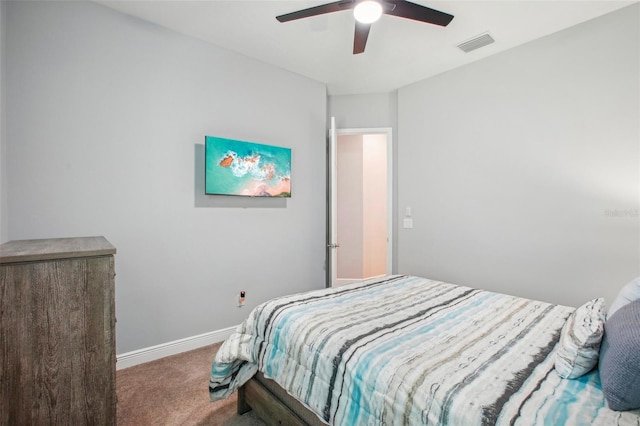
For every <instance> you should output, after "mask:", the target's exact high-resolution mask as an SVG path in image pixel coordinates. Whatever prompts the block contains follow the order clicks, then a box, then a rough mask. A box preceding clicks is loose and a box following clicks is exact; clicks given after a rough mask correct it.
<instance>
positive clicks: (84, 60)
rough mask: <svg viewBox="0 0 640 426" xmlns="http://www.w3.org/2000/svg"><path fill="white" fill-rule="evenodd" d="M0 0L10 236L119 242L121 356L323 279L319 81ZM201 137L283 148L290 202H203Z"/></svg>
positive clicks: (63, 9)
mask: <svg viewBox="0 0 640 426" xmlns="http://www.w3.org/2000/svg"><path fill="white" fill-rule="evenodd" d="M7 6H8V7H7V9H6V11H5V12H6V13H7V16H6V21H7V23H8V25H7V34H8V37H7V43H6V48H7V52H6V53H7V56H6V59H7V67H6V72H7V74H6V75H5V76H4V78H5V81H6V83H7V84H6V93H5V95H6V106H7V122H8V128H7V141H6V142H7V154H8V158H9V159H10V161H9V162H8V170H7V172H8V214H9V217H8V219H9V222H8V231H9V238H10V239H24V238H48V237H65V236H81V235H104V236H106V237H107V238H108V239H109V240H110V241H111V242H112V243H113V244H114V245H115V246H116V248H117V250H118V253H117V255H116V271H117V277H116V310H117V318H118V323H117V352H118V353H124V352H129V351H132V350H135V349H139V348H145V347H148V346H151V345H155V344H161V343H165V342H169V341H173V340H176V339H181V338H185V337H189V336H194V335H198V334H201V333H206V332H210V331H214V330H220V329H223V328H226V327H229V326H232V325H235V324H238V323H240V322H241V321H242V320H243V319H244V318H245V317H246V315H248V313H249V311H250V309H252V307H253V306H255V305H257V304H258V303H260V302H262V301H264V300H267V299H270V298H273V297H276V296H279V295H283V294H289V293H294V292H301V291H306V290H310V289H314V288H323V287H324V285H325V273H324V270H323V268H324V261H325V249H324V247H325V223H326V213H325V191H326V187H325V167H326V166H325V162H324V161H323V159H324V158H325V123H326V111H327V104H326V88H325V86H324V85H323V84H320V83H318V82H314V81H311V80H308V79H306V78H303V77H301V76H299V75H296V74H292V73H288V72H285V71H283V70H281V69H278V68H275V67H271V66H268V65H265V64H263V63H261V62H258V61H255V60H252V59H249V58H246V57H243V56H240V55H237V54H234V53H232V52H229V51H226V50H222V49H219V48H217V47H215V46H212V45H210V44H207V43H204V42H201V41H198V40H195V39H192V38H189V37H185V36H182V35H179V34H177V33H174V32H172V31H170V30H167V29H163V28H161V27H158V26H155V25H152V24H148V23H145V22H143V21H141V20H138V19H135V18H132V17H129V16H125V15H122V14H120V13H118V12H115V11H112V10H110V9H108V8H104V7H102V6H99V5H96V4H93V3H89V2H51V1H47V2H11V3H10V4H8V5H7ZM205 135H215V136H222V137H229V138H236V139H241V140H247V141H252V142H259V143H266V144H273V145H278V146H285V147H291V148H292V191H293V197H292V198H291V199H287V200H285V199H277V200H269V199H245V198H235V197H228V198H225V197H216V196H204V195H203V192H204V189H203V186H204V176H203V170H204V166H203V161H204V148H203V144H204V136H205ZM3 192H4V191H3ZM240 290H245V291H246V292H247V304H246V306H245V307H244V308H242V309H240V308H238V307H236V306H235V305H236V302H237V296H238V293H239V291H240Z"/></svg>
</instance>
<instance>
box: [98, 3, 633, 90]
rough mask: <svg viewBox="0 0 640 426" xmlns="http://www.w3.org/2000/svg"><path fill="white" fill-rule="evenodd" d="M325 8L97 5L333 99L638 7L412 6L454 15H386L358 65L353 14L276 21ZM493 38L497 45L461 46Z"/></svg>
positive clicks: (433, 71) (395, 83)
mask: <svg viewBox="0 0 640 426" xmlns="http://www.w3.org/2000/svg"><path fill="white" fill-rule="evenodd" d="M328 2H329V1H306V0H288V1H271V0H252V1H249V0H232V1H230V0H208V1H188V0H173V1H166V0H134V1H110V0H102V1H98V3H101V4H103V5H105V6H108V7H110V8H113V9H116V10H119V11H121V12H123V13H126V14H129V15H133V16H136V17H139V18H141V19H144V20H147V21H151V22H154V23H157V24H159V25H161V26H164V27H167V28H170V29H173V30H175V31H177V32H180V33H182V34H186V35H189V36H193V37H196V38H198V39H201V40H205V41H208V42H211V43H213V44H215V45H217V46H219V47H222V48H225V49H228V50H232V51H235V52H239V53H241V54H244V55H247V56H250V57H253V58H256V59H259V60H261V61H263V62H266V63H269V64H272V65H275V66H278V67H281V68H284V69H286V70H289V71H292V72H295V73H298V74H302V75H304V76H307V77H309V78H312V79H314V80H317V81H320V82H323V83H326V84H327V87H328V91H329V94H332V95H340V94H361V93H380V92H388V91H391V90H394V89H397V88H399V87H402V86H405V85H407V84H410V83H413V82H416V81H419V80H422V79H424V78H427V77H430V76H432V75H435V74H438V73H441V72H444V71H447V70H449V69H452V68H455V67H458V66H460V65H463V64H466V63H469V62H473V61H476V60H478V59H481V58H484V57H487V56H490V55H493V54H496V53H498V52H501V51H504V50H506V49H510V48H512V47H515V46H518V45H520V44H523V43H526V42H528V41H531V40H534V39H537V38H540V37H543V36H545V35H547V34H551V33H554V32H556V31H560V30H562V29H564V28H567V27H570V26H573V25H576V24H578V23H580V22H584V21H586V20H589V19H592V18H595V17H597V16H600V15H603V14H606V13H609V12H611V11H614V10H616V9H619V8H621V7H624V6H626V5H629V4H632V3H637V0H634V1H611V0H608V1H593V0H588V1H584V0H565V1H549V0H534V1H520V0H501V1H482V0H468V1H459V0H449V1H440V0H436V1H431V0H415V1H414V3H419V4H421V5H424V6H428V7H430V8H433V9H438V10H441V11H443V12H447V13H449V14H452V15H454V16H455V17H454V19H453V21H452V22H451V23H450V24H449V26H447V27H439V26H435V25H430V24H425V23H421V22H416V21H412V20H408V19H402V18H398V17H394V16H387V15H383V16H382V18H381V19H380V21H378V22H376V23H374V24H373V26H372V28H371V32H370V34H369V39H368V41H367V47H366V50H365V52H364V53H363V54H360V55H353V54H352V49H353V32H354V18H353V14H352V13H351V11H343V12H336V13H332V14H327V15H322V16H316V17H312V18H307V19H302V20H298V21H292V22H288V23H279V22H278V21H276V19H275V17H276V16H277V15H282V14H284V13H289V12H293V11H296V10H299V9H304V8H307V7H312V6H317V5H320V4H324V3H328ZM487 31H488V32H489V33H490V34H491V36H492V37H493V38H494V39H495V40H496V42H495V43H493V44H491V45H489V46H486V47H483V48H480V49H478V50H476V51H473V52H470V53H464V52H462V51H461V50H460V49H458V48H457V47H456V46H457V45H458V44H459V43H461V42H463V41H466V40H468V39H471V38H473V37H475V36H477V35H479V34H481V33H484V32H487Z"/></svg>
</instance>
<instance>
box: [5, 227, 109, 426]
mask: <svg viewBox="0 0 640 426" xmlns="http://www.w3.org/2000/svg"><path fill="white" fill-rule="evenodd" d="M115 252H116V250H115V248H114V247H113V246H112V245H111V244H110V243H109V242H108V241H107V240H106V239H105V238H104V237H86V238H59V239H49V240H27V241H10V242H8V243H5V244H2V245H0V379H1V380H0V425H28V424H31V425H41V424H51V425H115V424H116V391H115V371H116V370H115V365H116V356H115V311H114V305H115V303H114V275H115V274H114V254H115Z"/></svg>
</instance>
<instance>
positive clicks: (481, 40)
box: [458, 33, 495, 53]
mask: <svg viewBox="0 0 640 426" xmlns="http://www.w3.org/2000/svg"><path fill="white" fill-rule="evenodd" d="M494 41H495V40H494V39H493V37H491V36H490V35H489V33H484V34H480V35H479V36H476V37H474V38H472V39H471V40H467V41H465V42H462V43H460V44H459V45H458V47H459V48H460V49H461V50H462V51H464V52H465V53H469V52H471V51H472V50H476V49H480V48H481V47H483V46H486V45H488V44H491V43H493V42H494Z"/></svg>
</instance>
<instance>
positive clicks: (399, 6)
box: [276, 0, 453, 55]
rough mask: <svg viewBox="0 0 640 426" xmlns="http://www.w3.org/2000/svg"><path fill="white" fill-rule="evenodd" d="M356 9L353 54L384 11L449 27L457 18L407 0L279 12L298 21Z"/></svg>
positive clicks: (346, 0) (351, 0)
mask: <svg viewBox="0 0 640 426" xmlns="http://www.w3.org/2000/svg"><path fill="white" fill-rule="evenodd" d="M350 9H353V12H354V13H353V14H354V16H355V18H356V31H355V36H354V39H353V54H354V55H356V54H358V53H362V52H364V47H365V46H366V44H367V38H368V37H369V30H370V29H371V24H372V23H373V22H375V21H377V20H378V19H379V18H380V16H381V15H382V14H386V15H392V16H397V17H400V18H406V19H413V20H414V21H420V22H426V23H428V24H434V25H440V26H443V27H446V26H447V25H449V22H451V20H452V19H453V15H449V14H448V13H444V12H440V11H439V10H435V9H431V8H428V7H426V6H421V5H419V4H416V3H411V2H409V1H406V0H341V1H334V2H332V3H327V4H323V5H320V6H315V7H310V8H308V9H302V10H298V11H296V12H291V13H286V14H284V15H280V16H276V19H277V20H278V21H280V22H289V21H295V20H296V19H302V18H309V17H311V16H317V15H324V14H325V13H333V12H340V11H342V10H350Z"/></svg>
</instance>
